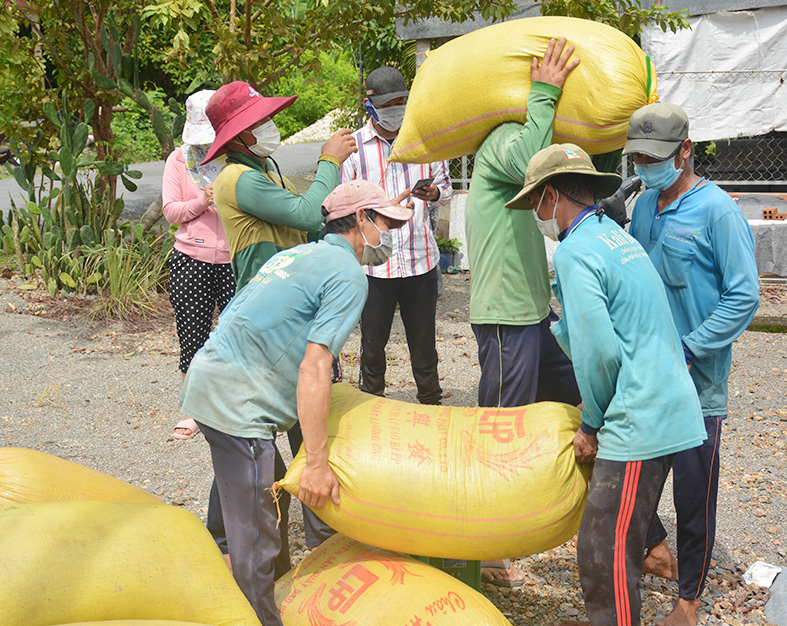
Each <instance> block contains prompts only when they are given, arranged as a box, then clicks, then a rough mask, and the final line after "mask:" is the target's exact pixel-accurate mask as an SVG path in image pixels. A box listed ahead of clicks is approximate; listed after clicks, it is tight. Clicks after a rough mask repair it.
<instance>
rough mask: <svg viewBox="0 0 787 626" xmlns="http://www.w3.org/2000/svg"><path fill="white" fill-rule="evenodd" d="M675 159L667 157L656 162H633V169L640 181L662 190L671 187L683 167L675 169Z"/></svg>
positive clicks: (649, 186) (651, 187)
mask: <svg viewBox="0 0 787 626" xmlns="http://www.w3.org/2000/svg"><path fill="white" fill-rule="evenodd" d="M674 161H675V159H674V158H673V159H667V160H666V161H659V162H658V163H644V164H640V165H637V164H636V163H635V164H634V171H635V172H636V173H637V176H639V177H640V178H641V179H642V183H643V184H644V185H645V186H646V187H648V188H650V189H660V190H661V191H664V190H666V189H669V188H670V187H672V185H674V184H675V181H676V180H678V177H679V176H680V173H681V172H682V171H683V168H680V169H675V163H674Z"/></svg>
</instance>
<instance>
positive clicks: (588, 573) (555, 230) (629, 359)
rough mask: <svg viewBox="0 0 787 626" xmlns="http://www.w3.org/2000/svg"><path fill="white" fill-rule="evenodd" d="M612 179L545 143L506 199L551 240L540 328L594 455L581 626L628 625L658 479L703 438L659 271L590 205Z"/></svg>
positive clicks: (613, 185)
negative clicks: (561, 363)
mask: <svg viewBox="0 0 787 626" xmlns="http://www.w3.org/2000/svg"><path fill="white" fill-rule="evenodd" d="M619 185H620V177H619V176H617V175H616V174H605V173H600V172H597V171H596V170H595V168H594V167H593V163H592V162H591V160H590V157H589V156H588V155H587V154H586V153H585V152H584V151H583V150H582V149H581V148H578V147H577V146H573V145H571V144H565V145H552V146H549V147H548V148H545V149H543V150H541V151H540V152H538V153H536V155H535V156H534V157H533V158H532V159H531V160H530V163H529V164H528V167H527V173H526V174H525V186H524V188H523V189H522V191H521V192H520V194H519V195H518V196H517V197H515V198H514V199H513V200H512V201H510V202H509V203H507V204H506V206H507V207H509V208H512V209H533V216H534V217H535V219H536V224H537V225H538V227H539V229H540V230H541V231H542V232H543V233H544V234H545V235H546V236H548V237H551V238H554V239H559V240H560V241H561V244H560V246H558V249H557V251H556V252H555V256H554V265H555V282H554V283H553V285H552V288H553V290H554V292H555V296H557V299H558V301H559V302H560V307H561V319H560V321H559V322H558V323H557V324H554V325H553V326H552V328H551V329H550V330H551V331H552V333H553V334H554V335H555V338H556V339H557V342H558V344H560V347H561V348H562V349H563V350H564V351H565V353H566V354H567V355H568V356H569V358H570V359H571V361H572V362H573V364H574V372H575V373H576V378H577V384H578V385H579V390H580V393H581V394H582V404H583V408H582V425H581V427H580V429H579V431H577V434H576V437H575V438H574V451H575V455H576V457H577V460H579V461H580V462H589V461H592V460H593V459H594V458H595V460H596V465H595V468H594V470H593V479H592V480H591V481H590V491H589V494H588V500H587V504H586V505H585V510H584V512H583V514H582V523H581V525H580V528H579V538H578V541H577V561H578V565H579V578H580V582H581V583H582V591H583V595H584V598H585V608H586V610H587V614H588V618H589V620H590V624H591V626H613V625H615V626H623V625H626V626H638V625H639V623H640V595H639V579H640V578H641V576H642V565H643V561H644V555H645V545H646V540H647V537H648V531H649V529H650V526H651V522H652V520H653V517H654V515H655V513H656V507H657V506H658V502H659V498H660V496H661V491H662V488H663V486H664V481H665V479H666V478H667V474H668V473H669V469H670V466H671V465H672V460H673V458H674V456H675V454H676V453H679V452H680V451H682V450H685V449H688V448H691V447H694V446H697V445H699V444H700V443H702V440H703V439H704V438H705V431H704V428H703V427H702V417H701V411H700V404H699V401H698V399H697V394H696V392H695V391H694V385H693V384H692V382H691V378H690V377H689V373H688V371H687V369H686V366H685V365H684V363H683V351H682V349H681V344H680V338H679V337H678V333H677V331H676V329H675V325H674V323H673V322H672V319H671V315H670V309H669V304H668V303H667V296H666V293H665V291H664V287H663V285H662V284H661V280H660V279H659V275H658V274H657V273H656V270H655V269H654V268H653V265H652V264H651V263H650V261H649V260H648V256H647V254H646V253H645V251H644V250H643V249H642V246H641V245H640V244H639V243H637V241H636V240H635V239H634V238H633V237H631V236H630V235H629V234H628V233H626V231H624V230H623V229H622V228H620V226H618V225H617V224H616V223H615V222H614V221H612V220H611V219H610V218H608V217H606V216H605V215H603V211H602V210H601V209H600V208H599V207H598V205H597V204H595V200H596V198H602V197H605V196H608V195H610V194H612V193H613V192H614V191H615V190H616V189H617V188H618V186H619ZM665 389H668V390H669V393H664V390H665ZM577 624H579V622H575V621H567V622H564V623H563V626H569V625H572V626H576V625H577Z"/></svg>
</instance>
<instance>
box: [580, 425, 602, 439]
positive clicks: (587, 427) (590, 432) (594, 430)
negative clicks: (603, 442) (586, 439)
mask: <svg viewBox="0 0 787 626" xmlns="http://www.w3.org/2000/svg"><path fill="white" fill-rule="evenodd" d="M579 430H581V431H582V432H583V433H585V434H586V435H590V436H591V437H595V436H596V433H597V432H598V431H599V429H598V428H593V427H592V426H591V425H590V424H587V423H586V422H582V423H581V424H580V425H579Z"/></svg>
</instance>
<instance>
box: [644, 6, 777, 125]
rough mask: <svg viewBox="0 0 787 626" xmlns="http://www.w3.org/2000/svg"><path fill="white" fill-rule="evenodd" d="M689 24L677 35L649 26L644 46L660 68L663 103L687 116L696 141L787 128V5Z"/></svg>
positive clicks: (706, 17) (693, 20) (707, 17)
mask: <svg viewBox="0 0 787 626" xmlns="http://www.w3.org/2000/svg"><path fill="white" fill-rule="evenodd" d="M689 22H690V23H691V27H692V30H683V31H679V32H678V33H672V32H670V31H667V32H666V33H664V32H662V31H661V29H659V28H653V27H649V28H647V29H646V30H645V32H643V34H642V48H643V50H644V51H645V52H646V53H647V54H649V55H650V56H651V58H652V59H653V63H654V65H655V67H656V74H657V76H658V93H659V96H660V98H661V100H662V101H664V102H673V103H675V104H678V105H680V106H681V107H683V108H684V109H685V111H686V113H687V114H688V116H689V120H690V126H689V132H690V136H691V138H692V139H693V140H694V141H710V140H714V139H731V138H735V137H742V136H755V135H762V134H765V133H767V132H769V131H772V130H777V131H787V106H785V102H787V84H784V81H787V6H783V7H773V8H768V9H758V10H756V11H731V12H725V13H715V14H711V15H702V16H697V17H691V18H689ZM780 70H782V71H780ZM709 72H713V73H709Z"/></svg>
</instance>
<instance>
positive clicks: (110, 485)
mask: <svg viewBox="0 0 787 626" xmlns="http://www.w3.org/2000/svg"><path fill="white" fill-rule="evenodd" d="M61 500H101V501H111V502H155V503H158V504H161V500H160V499H159V498H157V497H156V496H154V495H153V494H150V493H148V492H147V491H145V490H144V489H140V488H139V487H135V486H133V485H129V484H128V483H127V482H124V481H122V480H119V479H117V478H113V477H112V476H109V475H107V474H102V473H101V472H98V471H96V470H94V469H90V468H88V467H84V466H82V465H78V464H77V463H72V462H71V461H66V460H65V459H60V458H58V457H56V456H52V455H51V454H46V453H45V452H38V451H37V450H28V449H26V448H0V507H2V506H10V505H12V504H28V503H32V502H55V501H61Z"/></svg>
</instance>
